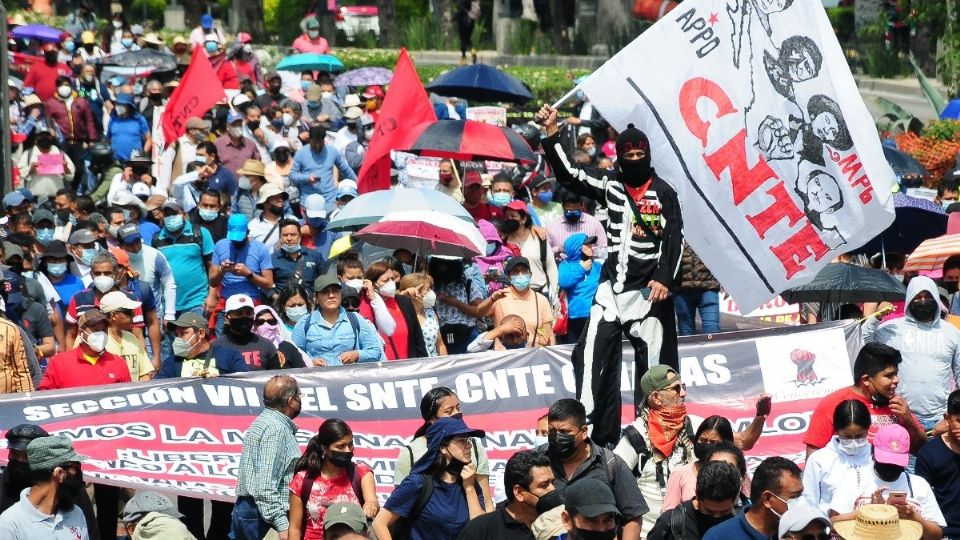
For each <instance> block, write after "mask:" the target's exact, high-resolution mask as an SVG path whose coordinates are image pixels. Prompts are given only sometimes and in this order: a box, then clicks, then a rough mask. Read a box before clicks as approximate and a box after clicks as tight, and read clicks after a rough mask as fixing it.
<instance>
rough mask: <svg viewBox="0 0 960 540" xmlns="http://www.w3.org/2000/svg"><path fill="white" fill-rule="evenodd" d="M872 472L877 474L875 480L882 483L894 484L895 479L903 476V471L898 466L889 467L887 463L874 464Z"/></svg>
mask: <svg viewBox="0 0 960 540" xmlns="http://www.w3.org/2000/svg"><path fill="white" fill-rule="evenodd" d="M873 470H874V471H875V472H876V473H877V478H879V479H881V480H883V481H884V482H896V481H897V478H900V475H901V474H903V471H905V470H906V469H904V468H903V467H901V466H899V465H890V464H889V463H874V464H873Z"/></svg>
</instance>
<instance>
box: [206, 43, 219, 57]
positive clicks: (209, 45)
mask: <svg viewBox="0 0 960 540" xmlns="http://www.w3.org/2000/svg"><path fill="white" fill-rule="evenodd" d="M203 48H204V49H206V50H207V52H208V53H210V54H213V53H215V52H217V49H218V48H219V47H218V46H217V44H216V43H215V42H213V41H208V42H206V43H204V45H203Z"/></svg>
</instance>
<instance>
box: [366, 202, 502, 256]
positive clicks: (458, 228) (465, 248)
mask: <svg viewBox="0 0 960 540" xmlns="http://www.w3.org/2000/svg"><path fill="white" fill-rule="evenodd" d="M353 238H355V239H357V240H362V241H364V242H366V243H368V244H372V245H374V246H381V247H385V248H389V249H405V250H407V251H409V252H411V253H414V254H419V255H421V256H423V255H443V256H448V257H474V256H477V255H482V254H483V252H484V249H485V248H486V240H484V239H483V235H481V234H480V231H479V229H477V227H476V225H473V224H471V223H467V222H466V221H463V220H462V219H459V218H456V217H454V216H451V215H449V214H443V213H441V212H395V213H392V214H387V215H386V216H384V217H383V219H382V220H381V221H378V222H377V223H371V224H370V225H367V226H366V227H364V228H363V229H360V230H359V231H357V232H356V233H354V235H353Z"/></svg>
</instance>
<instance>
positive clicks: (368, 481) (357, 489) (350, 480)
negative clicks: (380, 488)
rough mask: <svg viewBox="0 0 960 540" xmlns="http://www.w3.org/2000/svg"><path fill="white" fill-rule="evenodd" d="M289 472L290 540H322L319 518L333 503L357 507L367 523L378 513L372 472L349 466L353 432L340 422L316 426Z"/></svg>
mask: <svg viewBox="0 0 960 540" xmlns="http://www.w3.org/2000/svg"><path fill="white" fill-rule="evenodd" d="M293 470H294V473H293V480H291V481H290V529H289V532H288V533H287V534H288V538H290V540H301V539H303V540H323V515H324V514H325V513H326V511H327V507H329V506H330V505H331V504H333V503H337V502H353V503H357V504H359V505H360V506H362V507H363V513H364V514H365V515H366V516H367V518H370V519H372V518H374V517H375V516H376V515H377V512H379V511H380V504H379V503H378V502H377V485H376V481H375V479H374V476H373V471H372V470H370V467H367V466H366V465H364V464H362V463H356V464H355V463H354V462H353V431H352V430H351V429H350V426H348V425H347V423H346V422H344V421H343V420H340V419H338V418H330V419H328V420H326V421H324V422H323V424H320V429H319V430H317V434H316V435H314V437H313V438H312V439H310V442H309V443H307V449H306V450H305V451H304V452H303V456H301V457H300V460H299V461H297V464H296V465H295V466H294V469H293Z"/></svg>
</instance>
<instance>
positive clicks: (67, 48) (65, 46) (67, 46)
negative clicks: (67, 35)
mask: <svg viewBox="0 0 960 540" xmlns="http://www.w3.org/2000/svg"><path fill="white" fill-rule="evenodd" d="M76 48H77V44H76V43H74V42H72V41H68V42H66V43H64V44H63V49H64V50H65V51H67V52H68V53H72V52H73V51H74V50H75V49H76Z"/></svg>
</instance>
